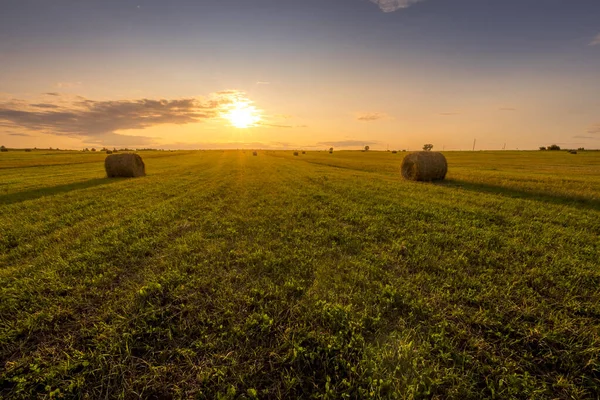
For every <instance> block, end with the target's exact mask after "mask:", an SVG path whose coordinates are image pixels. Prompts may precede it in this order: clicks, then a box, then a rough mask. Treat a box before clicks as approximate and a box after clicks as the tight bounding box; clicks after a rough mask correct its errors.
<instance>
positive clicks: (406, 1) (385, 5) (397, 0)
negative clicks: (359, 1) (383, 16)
mask: <svg viewBox="0 0 600 400" xmlns="http://www.w3.org/2000/svg"><path fill="white" fill-rule="evenodd" d="M421 1H423V0H371V2H373V3H375V4H377V5H378V6H379V8H381V10H382V11H383V12H386V13H387V12H393V11H396V10H400V9H402V8H408V7H410V6H412V5H413V4H415V3H419V2H421Z"/></svg>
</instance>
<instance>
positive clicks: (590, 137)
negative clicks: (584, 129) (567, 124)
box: [573, 135, 598, 139]
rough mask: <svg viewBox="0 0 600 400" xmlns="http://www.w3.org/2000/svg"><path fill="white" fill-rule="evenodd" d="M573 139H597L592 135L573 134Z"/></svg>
mask: <svg viewBox="0 0 600 400" xmlns="http://www.w3.org/2000/svg"><path fill="white" fill-rule="evenodd" d="M573 139H598V138H597V137H593V136H585V135H575V136H573Z"/></svg>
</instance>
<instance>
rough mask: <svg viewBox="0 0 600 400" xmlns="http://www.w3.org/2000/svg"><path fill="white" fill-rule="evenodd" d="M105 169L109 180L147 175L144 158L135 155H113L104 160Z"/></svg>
mask: <svg viewBox="0 0 600 400" xmlns="http://www.w3.org/2000/svg"><path fill="white" fill-rule="evenodd" d="M104 168H105V169H106V175H107V176H108V177H109V178H115V177H123V178H136V177H138V176H144V175H146V166H145V165H144V161H142V157H140V156H139V155H137V154H133V153H124V154H111V155H109V156H108V157H106V160H104Z"/></svg>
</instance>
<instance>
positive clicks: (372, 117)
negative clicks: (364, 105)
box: [356, 112, 388, 122]
mask: <svg viewBox="0 0 600 400" xmlns="http://www.w3.org/2000/svg"><path fill="white" fill-rule="evenodd" d="M387 117H388V115H387V114H386V113H380V112H368V113H361V114H358V115H357V116H356V119H357V120H358V121H362V122H370V121H377V120H379V119H384V118H387Z"/></svg>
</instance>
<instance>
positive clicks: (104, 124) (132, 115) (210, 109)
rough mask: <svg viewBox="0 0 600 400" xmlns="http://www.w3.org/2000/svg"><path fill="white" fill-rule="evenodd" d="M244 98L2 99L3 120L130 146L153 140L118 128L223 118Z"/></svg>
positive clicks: (230, 94) (235, 94) (237, 94)
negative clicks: (53, 101)
mask: <svg viewBox="0 0 600 400" xmlns="http://www.w3.org/2000/svg"><path fill="white" fill-rule="evenodd" d="M242 98H244V97H243V93H241V92H237V91H233V90H228V91H223V92H218V93H216V94H215V95H213V96H211V97H210V98H208V99H200V98H183V99H175V100H164V99H163V100H152V99H139V100H118V101H94V100H89V99H85V98H83V97H76V98H75V100H73V101H71V102H69V103H61V104H60V105H57V104H48V103H34V104H27V103H22V102H19V103H15V102H11V103H0V123H3V124H12V126H13V127H14V126H19V127H22V128H26V129H29V130H33V131H41V132H44V133H49V134H54V135H59V136H71V137H77V136H79V137H85V138H87V139H86V142H90V143H92V142H94V140H95V141H97V142H98V143H102V144H104V143H107V144H112V145H125V144H126V143H125V141H129V140H135V141H137V142H136V144H149V143H150V141H151V138H148V137H140V136H127V135H121V134H117V133H116V131H122V130H128V129H144V128H149V127H151V126H155V125H160V124H179V125H183V124H190V123H196V122H202V121H205V120H207V119H211V118H217V117H219V116H220V114H221V112H222V109H223V107H224V106H227V105H228V104H231V103H234V102H235V101H237V100H239V99H242ZM130 138H134V139H130ZM107 141H109V142H107Z"/></svg>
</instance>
